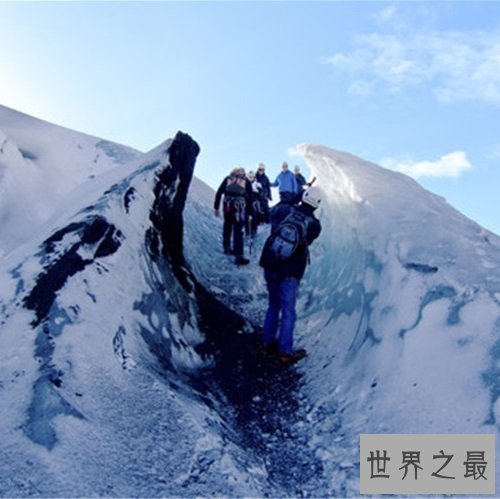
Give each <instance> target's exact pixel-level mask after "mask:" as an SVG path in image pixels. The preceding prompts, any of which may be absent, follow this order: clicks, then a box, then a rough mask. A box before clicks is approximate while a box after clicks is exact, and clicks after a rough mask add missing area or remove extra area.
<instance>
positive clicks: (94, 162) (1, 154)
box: [0, 106, 142, 255]
mask: <svg viewBox="0 0 500 499" xmlns="http://www.w3.org/2000/svg"><path fill="white" fill-rule="evenodd" d="M141 156H142V153H140V152H138V151H135V150H134V149H132V148H128V147H124V146H121V145H118V144H114V143H112V142H109V141H106V140H102V139H99V138H97V137H91V136H88V135H84V134H82V133H77V132H74V131H72V130H68V129H65V128H62V127H59V126H56V125H52V124H49V123H47V122H44V121H41V120H37V119H34V118H32V117H30V116H27V115H24V114H22V113H19V112H17V111H14V110H12V109H9V108H7V107H4V106H0V224H1V226H2V232H1V234H0V255H2V254H6V253H8V252H9V251H10V250H11V249H13V248H14V247H16V246H18V245H19V244H20V243H22V242H25V241H26V238H27V235H28V234H31V233H32V232H33V231H34V230H36V229H37V228H38V227H39V226H40V225H41V224H42V223H43V222H45V221H46V220H47V219H48V218H49V217H50V216H51V215H52V214H53V213H54V211H55V210H56V208H57V206H58V203H59V202H61V201H62V200H63V199H64V198H65V197H66V196H68V195H69V193H70V192H71V191H72V189H74V188H75V187H76V186H78V185H80V184H81V183H82V182H83V181H84V180H87V179H92V178H94V177H95V176H96V175H99V174H100V173H102V172H104V171H106V170H108V169H110V168H116V167H118V166H120V165H123V164H125V163H127V162H130V161H131V160H133V159H136V158H139V157H141ZM27 227H29V230H26V228H27Z"/></svg>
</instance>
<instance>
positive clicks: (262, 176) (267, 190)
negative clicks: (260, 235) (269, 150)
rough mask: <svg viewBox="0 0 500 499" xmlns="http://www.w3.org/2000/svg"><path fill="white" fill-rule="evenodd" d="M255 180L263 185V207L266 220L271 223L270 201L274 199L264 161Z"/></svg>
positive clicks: (258, 168)
mask: <svg viewBox="0 0 500 499" xmlns="http://www.w3.org/2000/svg"><path fill="white" fill-rule="evenodd" d="M255 180H256V181H257V182H259V184H260V185H261V186H262V201H263V202H262V208H263V210H264V222H265V223H269V202H270V201H272V200H273V196H272V193H271V181H270V180H269V177H268V176H267V175H266V166H265V165H264V163H259V165H258V167H257V172H256V173H255Z"/></svg>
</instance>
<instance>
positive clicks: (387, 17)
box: [375, 5, 397, 23]
mask: <svg viewBox="0 0 500 499" xmlns="http://www.w3.org/2000/svg"><path fill="white" fill-rule="evenodd" d="M396 13H397V9H396V6H395V5H390V6H389V7H385V8H384V9H382V10H381V11H380V12H378V13H377V14H376V15H375V20H376V21H377V22H379V23H386V22H388V21H391V20H393V19H394V17H395V16H396Z"/></svg>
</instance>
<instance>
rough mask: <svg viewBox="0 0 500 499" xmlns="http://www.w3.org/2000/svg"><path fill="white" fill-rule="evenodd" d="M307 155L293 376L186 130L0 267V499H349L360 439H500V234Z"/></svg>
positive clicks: (339, 162)
mask: <svg viewBox="0 0 500 499" xmlns="http://www.w3.org/2000/svg"><path fill="white" fill-rule="evenodd" d="M30 126H32V125H30ZM42 128H43V127H42ZM44 133H45V132H44ZM47 133H48V132H47ZM74 133H75V134H76V132H74ZM46 136H48V135H46ZM76 136H77V135H75V137H76ZM27 140H28V139H27ZM28 145H29V143H26V144H25V145H24V147H26V148H28ZM54 147H55V146H54ZM117 147H118V146H117ZM28 149H29V148H28ZM301 150H302V152H303V154H304V157H305V159H306V161H307V162H308V164H309V166H310V167H311V169H312V170H313V171H314V173H315V174H316V175H317V176H318V185H320V186H321V187H322V189H323V192H324V203H323V207H322V208H321V214H320V217H321V222H322V225H323V231H322V234H321V236H320V238H319V239H318V240H317V241H316V242H315V243H314V245H313V246H312V248H311V249H312V252H311V253H312V255H311V256H312V263H311V266H310V268H309V269H308V270H307V272H306V275H305V277H304V279H303V281H302V284H301V289H300V299H299V303H298V313H299V317H298V322H297V327H296V342H297V344H298V345H301V346H304V347H305V348H306V349H307V351H308V356H307V357H306V359H304V360H303V361H301V363H299V364H298V365H297V366H296V367H294V368H292V369H288V370H284V371H283V370H281V369H279V368H277V366H276V365H275V364H274V363H272V362H269V361H268V360H266V359H265V357H263V356H262V355H261V354H260V353H259V351H258V349H257V348H256V339H257V337H258V334H253V333H258V332H259V327H260V325H261V324H262V320H263V316H264V313H265V309H266V298H267V297H266V292H265V284H264V281H263V277H262V272H261V269H260V268H259V267H258V265H257V263H256V260H257V258H258V255H259V251H260V249H261V247H262V245H263V242H264V240H265V236H266V233H267V229H266V228H261V230H260V233H259V235H258V237H257V239H256V241H255V242H254V244H253V247H252V254H251V259H252V263H251V264H250V265H249V266H247V267H245V268H236V267H235V266H234V264H233V263H232V260H231V258H230V257H227V256H225V255H223V254H222V251H221V241H220V234H221V221H220V219H216V218H215V217H213V215H212V210H211V204H212V201H213V195H214V193H213V191H212V190H211V189H210V188H208V187H207V186H206V185H205V184H203V183H202V182H200V181H199V180H198V179H196V178H193V179H191V176H192V173H193V167H194V161H195V157H196V155H197V153H198V148H197V145H196V144H195V143H194V142H193V141H192V140H191V139H190V138H189V137H187V136H185V135H183V134H178V135H177V136H176V137H175V139H174V140H171V141H167V142H166V143H165V144H162V145H160V146H159V147H158V148H156V149H155V150H153V151H151V152H149V153H148V154H146V155H141V156H139V157H137V158H135V159H132V161H130V162H125V163H124V164H123V165H121V166H120V168H114V169H111V170H109V171H107V172H105V173H103V174H101V175H98V176H96V178H94V179H90V180H89V181H86V182H84V183H83V184H81V185H80V186H79V187H77V188H75V189H74V190H72V191H71V195H70V196H68V197H66V198H65V199H64V202H62V203H61V204H60V207H59V208H58V209H56V210H55V212H54V214H53V216H51V217H50V220H49V221H48V222H47V223H46V224H45V225H44V226H43V227H42V228H41V229H40V231H39V233H38V234H34V235H33V237H32V238H31V239H30V240H28V241H26V243H25V244H23V245H22V246H19V247H17V248H15V250H13V251H11V252H10V253H9V254H8V255H6V256H5V257H3V258H2V259H1V260H0V274H1V277H0V283H1V284H0V310H1V320H0V339H1V341H2V347H3V348H2V350H1V351H0V416H1V420H2V425H1V426H0V442H1V443H0V476H1V477H2V480H0V495H1V496H20V495H21V496H27V495H42V496H91V495H111V496H141V497H142V496H155V497H156V496H183V497H192V496H212V495H217V496H264V495H267V496H315V497H318V496H320V497H323V496H356V495H358V494H359V484H358V481H359V434H360V433H370V432H391V433H463V432H466V433H495V434H496V433H497V432H498V418H499V417H500V406H499V404H500V403H499V402H498V393H499V391H500V387H499V384H498V383H499V379H500V378H499V376H498V355H499V351H500V350H499V348H498V333H499V329H500V313H499V312H500V271H499V265H500V240H499V238H498V237H497V236H495V235H494V234H491V233H489V232H487V231H485V230H483V229H481V227H479V226H478V225H476V224H475V223H474V222H472V221H470V220H468V219H466V218H465V217H463V216H462V215H461V214H460V213H458V212H457V211H455V210H454V209H453V208H452V207H450V206H449V205H447V203H446V202H445V201H444V200H443V199H441V198H439V197H437V196H434V195H432V194H430V193H429V192H427V191H425V190H423V189H422V188H421V187H419V186H418V184H417V183H416V182H414V181H413V180H411V179H409V178H408V177H405V176H404V175H401V174H397V173H394V172H391V171H388V170H385V169H382V168H380V167H378V166H376V165H373V164H371V163H367V162H365V161H363V160H361V159H359V158H356V157H354V156H351V155H349V154H347V153H342V152H339V151H334V150H331V149H327V148H324V147H320V146H311V145H304V146H302V148H301ZM9 165H10V164H9ZM188 187H189V192H188V193H187V194H188V195H187V199H186V191H187V189H188ZM16 208H18V206H16V205H13V207H12V211H13V214H15V211H16ZM23 228H24V229H26V225H25V226H24V227H23ZM247 250H248V248H247ZM497 442H498V438H497ZM497 452H498V449H497ZM497 475H498V474H497ZM4 477H7V478H4ZM497 480H498V476H497Z"/></svg>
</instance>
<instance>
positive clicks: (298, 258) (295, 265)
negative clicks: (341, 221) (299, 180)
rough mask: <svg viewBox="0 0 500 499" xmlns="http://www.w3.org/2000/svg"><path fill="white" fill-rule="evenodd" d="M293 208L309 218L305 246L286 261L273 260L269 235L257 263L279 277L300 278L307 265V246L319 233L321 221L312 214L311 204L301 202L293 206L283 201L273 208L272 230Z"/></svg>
mask: <svg viewBox="0 0 500 499" xmlns="http://www.w3.org/2000/svg"><path fill="white" fill-rule="evenodd" d="M293 210H297V211H299V212H301V213H303V214H304V215H306V216H307V217H308V218H309V223H308V225H307V234H306V242H307V247H304V248H301V249H299V250H298V251H297V253H296V254H295V255H293V256H292V257H291V258H290V259H289V260H287V261H286V262H283V261H275V260H274V259H273V257H272V255H271V253H270V251H269V243H270V241H271V237H269V238H268V239H267V241H266V242H265V244H264V249H263V250H262V254H261V256H260V262H259V263H260V265H261V266H262V267H264V269H265V270H266V271H270V272H272V273H275V274H278V275H279V276H281V277H294V278H296V279H299V280H300V279H302V277H303V276H304V272H305V270H306V266H307V260H308V254H309V251H308V247H309V246H310V244H311V243H312V242H313V241H314V240H315V239H316V238H317V237H318V236H319V235H320V233H321V223H320V221H319V220H318V219H317V218H316V217H315V216H314V209H313V208H312V207H311V206H309V205H307V204H304V203H302V204H301V205H299V206H296V207H294V206H291V205H289V204H284V203H283V204H281V206H279V207H278V209H277V210H275V212H274V214H273V220H272V222H273V223H272V229H271V230H272V231H273V232H274V230H276V228H277V227H278V226H279V224H280V223H281V222H282V221H283V220H284V219H285V218H286V217H287V216H288V215H289V214H290V213H291V212H292V211H293Z"/></svg>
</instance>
